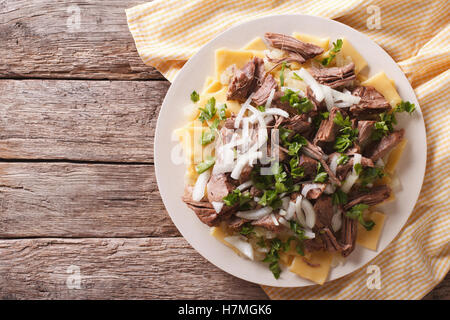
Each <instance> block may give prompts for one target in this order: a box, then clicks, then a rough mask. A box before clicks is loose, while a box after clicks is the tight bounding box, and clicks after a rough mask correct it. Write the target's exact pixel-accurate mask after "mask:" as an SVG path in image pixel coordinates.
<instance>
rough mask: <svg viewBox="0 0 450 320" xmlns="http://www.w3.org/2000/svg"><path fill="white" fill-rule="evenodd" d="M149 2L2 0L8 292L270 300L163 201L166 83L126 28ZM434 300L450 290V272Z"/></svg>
mask: <svg viewBox="0 0 450 320" xmlns="http://www.w3.org/2000/svg"><path fill="white" fill-rule="evenodd" d="M142 2H143V1H138V0H127V1H124V0H109V1H101V0H89V1H80V0H74V1H54V0H35V1H24V0H20V1H19V0H0V112H1V113H0V136H1V139H0V158H1V162H0V208H1V209H0V298H3V299H30V298H37V299H41V298H46V299H73V298H75V299H84V298H88V299H95V298H100V299H109V298H144V299H174V298H179V299H181V298H187V299H198V298H210V299H267V296H266V295H265V293H264V292H263V291H262V290H261V289H260V287H259V286H257V285H254V284H251V283H248V282H245V281H243V280H240V279H237V278H235V277H233V276H230V275H228V274H226V273H225V272H223V271H221V270H219V269H218V268H216V267H215V266H213V265H212V264H210V263H209V262H207V261H206V260H205V259H204V258H202V257H201V256H200V255H199V254H198V253H196V251H194V250H193V249H192V248H191V247H190V245H189V244H188V243H187V242H186V241H185V240H184V239H183V238H182V237H181V236H180V234H179V232H178V231H177V229H176V228H175V226H174V225H173V224H172V222H171V220H170V218H169V216H168V214H167V213H166V211H165V209H164V206H163V203H162V201H161V198H160V196H159V193H158V187H157V185H156V180H155V173H154V166H153V138H154V130H155V125H156V118H157V115H158V112H159V108H160V105H161V103H162V100H163V98H164V95H165V93H166V91H167V89H168V87H169V85H170V84H169V82H167V81H166V80H164V78H163V77H162V76H161V74H160V73H159V72H157V71H156V70H155V69H153V68H151V67H148V66H145V65H144V64H143V63H142V62H141V60H140V58H139V56H138V54H137V52H136V49H135V46H134V43H133V39H132V37H131V34H130V33H129V31H128V28H127V24H126V18H125V12H124V9H125V8H128V7H131V6H133V5H136V4H139V3H142ZM78 12H79V17H80V20H79V21H80V28H79V29H77V28H76V25H74V22H76V21H77V20H76V19H77V17H76V16H77V14H78ZM74 19H75V20H74ZM427 298H433V299H442V298H447V299H448V298H450V278H448V277H447V279H446V281H444V282H443V283H442V284H441V285H440V286H439V287H438V288H436V289H435V290H433V291H432V292H431V293H430V294H429V295H428V296H427Z"/></svg>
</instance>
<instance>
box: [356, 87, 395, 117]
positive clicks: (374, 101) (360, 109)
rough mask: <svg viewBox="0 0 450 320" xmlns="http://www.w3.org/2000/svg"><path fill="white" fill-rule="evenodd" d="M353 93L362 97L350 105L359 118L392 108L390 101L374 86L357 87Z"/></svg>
mask: <svg viewBox="0 0 450 320" xmlns="http://www.w3.org/2000/svg"><path fill="white" fill-rule="evenodd" d="M352 94H353V95H354V96H358V97H361V100H360V101H359V103H358V104H356V105H353V106H352V107H350V112H351V113H352V114H353V115H354V116H356V117H358V118H359V117H363V118H367V116H368V115H371V114H377V113H381V112H385V111H389V110H391V105H390V104H389V102H388V101H387V100H386V99H385V98H384V97H383V96H382V95H381V93H379V92H378V91H377V90H376V89H375V88H374V87H364V86H360V87H356V88H355V89H354V90H353V91H352Z"/></svg>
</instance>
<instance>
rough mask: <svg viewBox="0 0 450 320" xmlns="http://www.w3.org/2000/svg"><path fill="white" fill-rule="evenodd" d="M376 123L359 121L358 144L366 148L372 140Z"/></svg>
mask: <svg viewBox="0 0 450 320" xmlns="http://www.w3.org/2000/svg"><path fill="white" fill-rule="evenodd" d="M375 122H376V121H370V120H361V121H358V142H359V145H360V146H361V147H362V148H364V147H365V146H366V145H367V144H369V143H370V142H371V141H372V139H371V137H372V132H373V129H374V126H375Z"/></svg>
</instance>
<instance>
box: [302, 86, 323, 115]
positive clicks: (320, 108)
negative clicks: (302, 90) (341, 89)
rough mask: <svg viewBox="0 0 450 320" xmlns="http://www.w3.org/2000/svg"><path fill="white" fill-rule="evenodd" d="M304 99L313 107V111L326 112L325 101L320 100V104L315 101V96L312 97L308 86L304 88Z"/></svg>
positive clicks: (312, 93)
mask: <svg viewBox="0 0 450 320" xmlns="http://www.w3.org/2000/svg"><path fill="white" fill-rule="evenodd" d="M306 97H307V98H308V99H309V101H311V103H312V104H313V105H314V111H320V112H322V111H326V110H327V105H326V103H325V100H322V101H321V102H319V101H317V99H316V96H315V95H314V92H313V91H312V89H311V87H310V86H307V87H306Z"/></svg>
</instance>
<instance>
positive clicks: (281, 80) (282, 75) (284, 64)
mask: <svg viewBox="0 0 450 320" xmlns="http://www.w3.org/2000/svg"><path fill="white" fill-rule="evenodd" d="M285 68H286V62H283V64H282V65H281V72H280V86H282V87H283V86H284V69H285Z"/></svg>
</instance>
